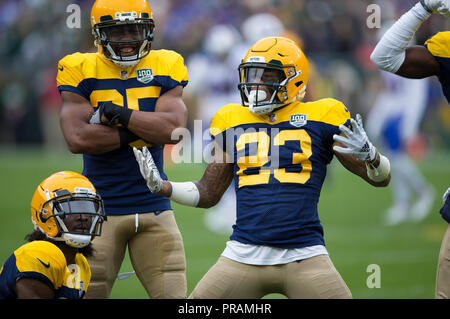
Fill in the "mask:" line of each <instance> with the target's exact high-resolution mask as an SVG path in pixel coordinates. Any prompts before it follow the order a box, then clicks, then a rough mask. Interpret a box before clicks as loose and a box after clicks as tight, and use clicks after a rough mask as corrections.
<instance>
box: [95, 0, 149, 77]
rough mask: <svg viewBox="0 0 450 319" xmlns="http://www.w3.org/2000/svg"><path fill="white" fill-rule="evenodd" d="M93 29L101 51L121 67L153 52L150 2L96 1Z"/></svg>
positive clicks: (134, 63) (137, 0)
mask: <svg viewBox="0 0 450 319" xmlns="http://www.w3.org/2000/svg"><path fill="white" fill-rule="evenodd" d="M91 26H92V33H93V34H94V37H95V45H96V46H98V48H99V52H100V53H101V54H103V55H104V56H105V57H106V58H108V59H109V60H111V61H113V62H114V63H115V64H117V65H118V66H119V67H121V68H124V69H128V68H132V67H134V66H135V65H136V64H138V63H139V61H140V60H141V59H142V58H144V57H145V56H147V55H148V54H149V53H150V47H151V43H152V41H153V30H154V28H155V24H154V22H153V19H152V11H151V8H150V5H149V4H148V2H147V0H127V1H123V0H96V1H95V3H94V5H93V6H92V10H91Z"/></svg>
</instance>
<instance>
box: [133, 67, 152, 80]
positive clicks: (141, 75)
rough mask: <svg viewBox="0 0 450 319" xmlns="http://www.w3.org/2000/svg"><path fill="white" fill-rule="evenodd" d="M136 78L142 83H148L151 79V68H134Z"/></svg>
mask: <svg viewBox="0 0 450 319" xmlns="http://www.w3.org/2000/svg"><path fill="white" fill-rule="evenodd" d="M136 78H137V80H138V81H139V82H142V83H144V84H147V83H149V82H150V81H151V80H153V70H152V69H139V70H136Z"/></svg>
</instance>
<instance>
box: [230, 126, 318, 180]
mask: <svg viewBox="0 0 450 319" xmlns="http://www.w3.org/2000/svg"><path fill="white" fill-rule="evenodd" d="M287 141H298V142H299V144H300V149H301V152H290V154H289V155H285V153H284V152H286V150H288V149H287V148H286V147H285V149H283V146H285V143H286V142H287ZM252 143H256V145H257V146H256V148H251V147H250V148H249V150H250V151H249V153H252V154H248V156H245V155H244V156H238V158H237V165H238V167H239V171H238V172H237V173H236V175H237V176H238V178H239V187H242V186H250V185H259V184H268V183H269V179H270V176H271V175H272V174H273V177H274V178H275V179H276V180H278V181H279V182H280V183H299V184H304V183H306V182H307V181H308V180H309V178H310V177H311V169H312V165H311V162H310V161H309V158H310V157H311V155H312V150H311V137H310V136H309V134H308V133H307V132H306V131H305V130H281V131H279V132H278V133H277V134H275V135H274V136H273V137H272V139H271V137H270V136H269V135H268V134H267V132H266V131H263V130H262V131H257V132H248V133H244V134H241V135H240V136H239V138H238V139H237V142H236V151H237V152H238V154H239V151H241V152H242V151H244V150H245V147H246V145H248V144H252ZM275 147H279V152H278V153H277V154H274V153H273V152H272V153H271V155H270V158H269V150H270V149H272V150H274V149H275ZM255 149H256V150H255ZM252 151H253V152H252ZM282 153H283V157H285V156H289V157H290V161H291V164H292V165H301V167H302V169H301V171H300V172H286V168H283V167H279V164H276V163H279V162H280V158H277V156H278V157H279V156H281V154H282ZM269 161H270V162H271V163H270V164H271V165H269V166H267V165H266V164H268V163H269ZM249 168H250V169H252V168H253V170H249V171H248V172H246V170H247V169H249ZM258 168H259V170H258ZM250 171H251V172H252V173H253V174H251V173H249V172H250Z"/></svg>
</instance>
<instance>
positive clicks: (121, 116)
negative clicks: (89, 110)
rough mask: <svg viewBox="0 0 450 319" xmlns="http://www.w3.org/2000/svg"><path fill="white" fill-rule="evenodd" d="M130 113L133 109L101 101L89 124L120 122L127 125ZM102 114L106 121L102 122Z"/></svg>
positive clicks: (113, 123)
mask: <svg viewBox="0 0 450 319" xmlns="http://www.w3.org/2000/svg"><path fill="white" fill-rule="evenodd" d="M131 113H133V110H130V109H128V108H125V107H122V106H119V105H116V104H114V103H112V102H101V103H99V105H98V107H97V110H95V112H94V114H92V116H91V119H90V120H89V124H102V125H115V124H119V123H120V124H122V125H123V126H124V127H127V126H128V122H129V121H130V117H131ZM102 115H104V116H105V117H106V118H107V119H108V122H102Z"/></svg>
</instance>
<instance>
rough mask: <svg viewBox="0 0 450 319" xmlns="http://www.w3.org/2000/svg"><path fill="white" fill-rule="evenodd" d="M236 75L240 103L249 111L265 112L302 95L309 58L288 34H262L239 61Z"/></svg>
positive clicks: (304, 89) (303, 93)
mask: <svg viewBox="0 0 450 319" xmlns="http://www.w3.org/2000/svg"><path fill="white" fill-rule="evenodd" d="M239 77H240V83H239V85H238V88H239V91H240V92H241V98H242V104H243V105H244V106H248V107H249V111H250V112H253V113H257V114H267V113H270V112H272V111H273V110H274V109H276V108H279V107H282V106H284V105H287V104H289V103H292V102H294V101H295V100H301V99H302V98H303V97H304V96H305V93H306V85H307V83H308V60H307V59H306V57H305V55H304V54H303V52H302V50H301V49H300V48H299V47H298V45H297V44H296V43H295V42H294V41H292V40H290V39H288V38H284V37H268V38H263V39H261V40H259V41H257V42H256V43H255V44H254V45H253V46H252V47H251V48H250V50H249V51H248V52H247V55H246V56H245V57H244V59H243V61H242V63H241V64H240V65H239Z"/></svg>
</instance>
